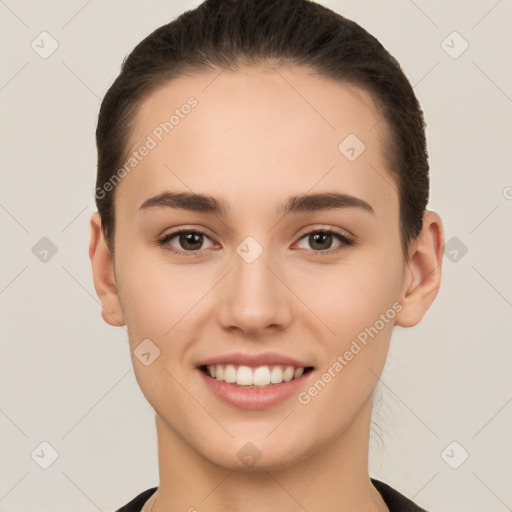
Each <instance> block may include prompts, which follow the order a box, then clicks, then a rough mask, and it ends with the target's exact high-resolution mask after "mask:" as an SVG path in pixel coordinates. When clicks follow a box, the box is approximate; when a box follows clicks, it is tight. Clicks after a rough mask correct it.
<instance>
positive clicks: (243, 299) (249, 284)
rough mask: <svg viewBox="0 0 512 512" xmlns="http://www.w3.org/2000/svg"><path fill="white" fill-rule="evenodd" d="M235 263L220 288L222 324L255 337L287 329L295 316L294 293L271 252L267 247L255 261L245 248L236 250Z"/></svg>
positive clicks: (224, 326)
mask: <svg viewBox="0 0 512 512" xmlns="http://www.w3.org/2000/svg"><path fill="white" fill-rule="evenodd" d="M241 255H242V256H241ZM232 263H233V268H232V270H231V272H229V274H228V275H227V276H226V279H225V280H224V282H223V284H222V287H221V290H220V293H221V295H222V299H221V301H220V306H219V311H218V315H219V321H220V323H221V325H222V327H223V328H224V329H227V330H231V331H233V330H240V331H242V332H243V333H244V334H245V335H246V336H252V337H255V338H257V337H258V336H260V335H265V334H268V331H269V330H270V329H271V330H282V329H285V328H286V327H287V326H288V325H289V324H290V322H291V319H292V304H291V301H292V298H293V293H292V292H291V291H290V290H289V289H288V288H287V286H286V284H285V283H286V276H285V275H284V274H285V273H284V272H283V268H282V266H281V265H280V264H279V262H278V261H277V260H276V259H275V258H273V257H272V255H271V251H270V250H263V252H262V253H261V254H260V255H259V256H258V257H257V258H256V259H254V261H251V258H247V257H245V255H244V253H243V252H242V251H241V252H240V253H238V252H236V253H234V254H233V258H232Z"/></svg>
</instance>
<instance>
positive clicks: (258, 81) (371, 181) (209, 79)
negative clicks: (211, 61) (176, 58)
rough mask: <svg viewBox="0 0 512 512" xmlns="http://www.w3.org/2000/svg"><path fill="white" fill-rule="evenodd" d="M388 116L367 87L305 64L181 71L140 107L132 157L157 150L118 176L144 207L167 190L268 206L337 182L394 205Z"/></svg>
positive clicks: (125, 195)
mask: <svg viewBox="0 0 512 512" xmlns="http://www.w3.org/2000/svg"><path fill="white" fill-rule="evenodd" d="M381 121H382V119H381V117H380V115H379V112H378V110H377V109H376V108H375V104H374V102H373V100H372V97H371V96H370V94H369V93H368V92H366V91H364V90H362V89H360V88H358V87H356V86H353V85H350V84H345V83H340V82H337V81H333V80H331V79H328V78H325V77H321V76H319V75H316V74H314V73H313V72H312V71H309V70H307V69H303V68H276V69H267V68H258V67H246V68H242V69H240V70H238V71H226V70H224V71H216V72H208V73H206V72H205V73H196V74H193V75H188V76H187V75H185V76H181V77H179V78H177V79H174V80H172V81H170V82H169V83H167V84H166V85H165V86H163V87H161V88H160V89H158V90H157V91H155V92H154V93H152V94H151V95H150V96H149V97H148V98H147V99H146V100H145V101H144V102H143V103H142V104H141V105H140V107H139V110H138V112H137V116H136V119H135V123H134V129H133V132H132V134H131V142H130V146H131V147H130V151H129V152H128V157H129V156H130V154H131V153H132V152H133V151H138V150H139V149H140V148H141V147H143V146H148V147H151V149H150V150H149V151H144V153H145V156H144V157H142V158H140V160H139V161H137V163H136V166H134V167H133V170H131V171H130V172H129V174H128V175H127V176H126V178H125V179H124V180H123V183H121V185H120V188H121V189H125V191H124V192H121V194H120V195H121V200H123V202H129V203H130V204H133V207H137V208H138V207H139V206H140V204H141V203H142V202H143V201H144V199H147V197H149V196H150V195H154V194H158V193H160V192H163V191H164V190H165V189H166V188H168V189H171V190H176V189H179V190H183V191H193V192H205V193H209V194H211V193H214V194H215V195H217V196H222V197H223V198H225V199H226V200H227V202H228V203H231V202H233V203H237V202H239V206H242V203H243V204H244V205H245V206H247V205H248V204H250V203H251V201H254V202H255V203H256V202H258V203H259V204H260V206H261V202H262V199H268V200H269V201H270V200H271V199H272V198H275V199H276V200H277V199H278V198H279V197H282V196H287V195H288V193H304V192H307V191H309V190H312V189H314V190H313V191H320V190H321V191H326V190H331V189H333V188H335V189H336V190H338V191H343V192H347V193H351V194H353V195H356V196H359V197H361V198H364V199H365V200H368V201H369V202H373V203H376V205H375V206H376V208H375V209H376V210H378V209H379V208H381V207H382V208H383V207H384V206H385V205H387V208H388V209H389V207H390V205H391V206H392V205H393V204H396V203H397V192H396V185H395V183H394V180H393V178H392V177H391V175H390V174H389V172H388V170H387V162H386V160H385V158H384V152H385V148H386V140H387V130H386V124H385V123H384V122H381ZM235 206H236V205H235ZM255 206H256V204H255Z"/></svg>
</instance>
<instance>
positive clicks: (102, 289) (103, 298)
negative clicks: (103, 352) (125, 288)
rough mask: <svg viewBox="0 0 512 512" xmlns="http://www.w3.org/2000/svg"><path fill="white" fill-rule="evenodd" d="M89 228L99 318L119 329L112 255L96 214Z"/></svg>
mask: <svg viewBox="0 0 512 512" xmlns="http://www.w3.org/2000/svg"><path fill="white" fill-rule="evenodd" d="M90 226H91V237H90V243H89V258H90V259H91V265H92V275H93V280H94V288H95V289H96V294H97V295H98V298H99V299H100V302H101V316H102V318H103V320H104V321H105V322H106V323H108V324H110V325H112V326H114V327H120V326H122V325H124V324H125V320H124V315H123V311H122V309H121V303H120V301H119V296H118V290H117V285H116V280H115V274H114V266H113V261H112V255H111V253H110V250H109V249H108V246H107V243H106V241H105V237H104V234H103V229H102V227H101V217H100V215H99V213H98V212H95V213H93V215H92V217H91V223H90Z"/></svg>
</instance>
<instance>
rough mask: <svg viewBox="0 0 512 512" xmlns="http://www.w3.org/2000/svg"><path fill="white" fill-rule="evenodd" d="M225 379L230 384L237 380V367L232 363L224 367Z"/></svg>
mask: <svg viewBox="0 0 512 512" xmlns="http://www.w3.org/2000/svg"><path fill="white" fill-rule="evenodd" d="M224 380H225V381H226V382H227V383H228V384H232V383H233V382H236V368H235V366H234V365H232V364H227V365H226V368H225V369H224Z"/></svg>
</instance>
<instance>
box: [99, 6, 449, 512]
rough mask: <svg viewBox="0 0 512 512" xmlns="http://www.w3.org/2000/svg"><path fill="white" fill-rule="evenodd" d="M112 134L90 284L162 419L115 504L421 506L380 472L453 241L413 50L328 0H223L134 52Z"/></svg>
mask: <svg viewBox="0 0 512 512" xmlns="http://www.w3.org/2000/svg"><path fill="white" fill-rule="evenodd" d="M97 145H98V175H97V185H96V186H97V188H96V201H97V208H98V213H95V214H94V215H93V216H92V219H91V242H90V257H91V262H92V269H93V275H94V283H95V287H96V291H97V293H98V296H99V298H100V299H101V303H102V316H103V318H104V320H105V321H106V322H108V323H109V324H111V325H117V326H120V325H126V326H127V329H128V333H129V342H130V347H131V351H132V359H133V365H134V371H135V373H136V377H137V381H138V383H139V385H140V387H141V389H142V392H143V393H144V395H145V397H146V398H147V400H148V401H149V403H150V404H151V405H152V407H153V408H154V410H155V412H156V416H155V419H156V429H157V437H158V456H159V473H160V483H159V486H158V488H156V487H155V488H153V489H148V490H147V491H145V492H142V494H139V495H138V496H137V497H136V498H135V499H134V500H132V501H131V502H130V503H129V504H127V505H126V506H124V507H122V508H121V509H120V511H125V512H126V511H140V510H143V511H144V512H147V511H153V512H164V511H165V512H168V511H171V510H172V511H175V510H176V511H186V510H189V511H193V510H198V511H199V512H220V511H222V512H228V511H244V512H255V511H258V512H260V511H261V512H262V511H290V512H292V511H308V512H317V511H323V512H326V511H332V512H334V511H337V512H347V511H356V510H357V511H363V510H364V511H365V512H377V511H379V512H381V511H382V512H383V511H392V512H396V511H418V510H423V509H421V508H419V507H418V506H417V505H415V504H414V503H413V502H412V501H410V500H409V499H407V498H406V497H404V496H403V495H402V494H400V493H399V492H398V491H396V490H394V489H393V488H392V487H390V486H388V485H386V484H385V483H383V482H380V481H377V480H375V479H371V478H370V477H369V472H368V450H369V432H370V423H371V413H372V399H373V394H374V390H375V386H376V384H377V382H378V379H379V376H380V374H381V371H382V369H383V366H384V363H385V360H386V355H387V351H388V347H389V343H390V339H391V334H392V331H393V327H394V326H395V325H399V326H403V327H409V326H413V325H416V324H417V323H418V322H420V321H421V319H422V318H423V316H424V314H425V313H426V311H427V310H428V308H429V307H430V305H431V304H432V302H433V300H434V299H435V297H436V294H437V292H438V289H439V285H440V279H441V263H442V254H443V245H444V236H443V228H442V223H441V219H440V217H439V216H438V215H437V214H436V213H434V212H431V211H427V210H426V206H427V203H428V195H429V176H428V161H427V151H426V142H425V133H424V122H423V116H422V112H421V109H420V106H419V104H418V101H417V99H416V97H415V95H414V93H413V90H412V88H411V86H410V84H409V82H408V81H407V79H406V77H405V76H404V74H403V72H402V71H401V69H400V67H399V65H398V63H397V62H396V60H394V59H393V57H391V56H390V55H389V53H388V52H387V51H386V50H385V49H384V48H383V47H382V45H381V44H380V43H379V42H378V41H377V40H376V39H375V38H374V37H373V36H371V35H370V34H368V33H367V32H366V31H365V30H363V29H362V28H361V27H360V26H358V25H357V24H356V23H354V22H352V21H350V20H348V19H345V18H343V17H342V16H340V15H338V14H336V13H334V12H332V11H330V10H328V9H327V8H325V7H322V6H321V5H319V4H316V3H314V2H310V1H307V0H280V1H275V0H257V1H256V0H207V1H205V2H204V3H202V4H201V5H200V6H199V7H197V8H196V9H194V10H192V11H188V12H185V13H184V14H183V15H181V16H180V17H179V18H177V19H176V20H175V21H173V22H171V23H169V24H167V25H165V26H162V27H160V28H159V29H157V30H156V31H154V32H153V33H152V34H150V35H149V36H148V37H147V38H145V39H144V40H143V41H142V42H141V43H140V44H139V45H138V46H137V47H136V48H135V49H134V50H133V52H132V53H131V54H130V55H129V56H128V58H127V59H126V60H125V62H124V64H123V68H122V71H121V73H120V75H119V77H118V78H117V79H116V81H115V82H114V84H113V85H112V86H111V88H110V89H109V91H108V92H107V94H106V96H105V98H104V100H103V103H102V106H101V111H100V114H99V121H98V128H97ZM134 494H135V493H134Z"/></svg>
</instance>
